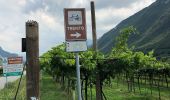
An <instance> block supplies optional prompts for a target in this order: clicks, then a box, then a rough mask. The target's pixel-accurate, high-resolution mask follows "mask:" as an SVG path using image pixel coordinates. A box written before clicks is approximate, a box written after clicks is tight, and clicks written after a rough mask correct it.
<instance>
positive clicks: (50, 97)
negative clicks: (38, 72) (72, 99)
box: [0, 74, 68, 100]
mask: <svg viewBox="0 0 170 100" xmlns="http://www.w3.org/2000/svg"><path fill="white" fill-rule="evenodd" d="M18 82H19V80H17V81H15V82H11V83H8V88H6V87H5V88H4V89H2V90H0V100H13V99H14V97H15V93H16V90H17V86H18ZM40 98H41V100H68V98H67V95H66V93H65V92H64V90H62V89H61V87H60V85H59V84H56V83H55V82H54V81H53V80H52V77H51V76H49V75H48V74H44V75H43V76H42V79H41V82H40ZM16 100H26V78H25V77H24V78H23V79H22V81H21V86H20V89H19V93H18V95H17V99H16Z"/></svg>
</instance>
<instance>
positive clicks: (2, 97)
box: [0, 73, 170, 100]
mask: <svg viewBox="0 0 170 100" xmlns="http://www.w3.org/2000/svg"><path fill="white" fill-rule="evenodd" d="M18 81H19V80H17V81H15V82H12V83H9V84H8V88H4V89H2V90H1V91H0V100H13V98H14V95H15V93H16V88H17V85H18ZM25 82H26V79H25V77H24V78H23V80H22V82H21V87H20V90H19V94H18V96H17V99H16V100H25V98H26V94H25V93H26V91H25V87H26V86H25V84H26V83H25ZM135 89H136V91H135V93H134V92H128V90H127V84H123V82H119V84H118V85H117V83H116V80H113V82H112V85H111V86H107V85H105V86H103V91H104V94H105V95H106V98H107V100H159V98H158V97H159V95H158V89H157V87H153V89H152V95H151V94H150V93H151V92H150V87H149V86H148V85H144V84H143V85H141V93H140V92H139V89H138V87H137V85H136V88H135ZM160 90H161V100H170V88H163V87H161V88H160ZM83 93H84V92H83ZM90 94H91V92H90V88H88V100H91V95H90ZM75 95H76V94H75ZM40 97H41V100H72V98H71V97H70V96H68V95H67V94H66V92H65V91H64V90H63V89H62V88H61V86H60V84H58V83H55V82H54V81H53V80H52V77H51V76H50V75H48V74H45V73H44V74H43V76H42V79H41V81H40ZM76 97H77V96H76ZM92 100H95V86H93V88H92Z"/></svg>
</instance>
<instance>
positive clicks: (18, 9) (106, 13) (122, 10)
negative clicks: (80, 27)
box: [0, 0, 155, 54]
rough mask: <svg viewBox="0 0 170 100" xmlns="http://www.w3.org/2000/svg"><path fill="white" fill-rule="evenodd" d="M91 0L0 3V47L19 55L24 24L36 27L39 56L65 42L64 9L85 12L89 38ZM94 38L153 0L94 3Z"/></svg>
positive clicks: (97, 0) (4, 0)
mask: <svg viewBox="0 0 170 100" xmlns="http://www.w3.org/2000/svg"><path fill="white" fill-rule="evenodd" d="M90 1H91V0H0V23H1V24H0V41H1V42H0V46H2V48H4V49H5V50H8V51H12V52H16V53H20V50H21V38H22V37H25V22H26V21H27V20H36V21H37V22H38V23H39V34H40V35H39V36H40V52H41V54H42V53H43V52H46V51H47V50H49V49H50V48H51V47H53V46H56V45H57V44H60V43H62V42H64V41H65V39H64V38H65V33H64V18H63V16H64V15H63V8H77V7H78V8H79V7H80V8H86V21H87V36H88V39H91V38H92V35H91V33H92V32H91V11H90ZM94 1H95V8H96V25H97V33H98V34H97V36H98V38H99V37H100V36H102V35H103V34H104V33H105V32H107V31H109V30H110V29H112V28H113V27H115V26H116V25H117V24H118V23H120V22H121V21H122V20H123V19H125V18H127V17H129V16H131V15H133V14H134V13H136V12H137V11H139V10H141V9H143V8H144V7H146V6H148V5H150V4H151V3H152V2H154V1H155V0H123V1H121V0H94Z"/></svg>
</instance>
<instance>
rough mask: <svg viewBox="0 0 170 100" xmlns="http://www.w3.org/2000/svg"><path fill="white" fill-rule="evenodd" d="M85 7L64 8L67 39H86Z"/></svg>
mask: <svg viewBox="0 0 170 100" xmlns="http://www.w3.org/2000/svg"><path fill="white" fill-rule="evenodd" d="M85 16H86V15H85V9H84V8H78V9H77V8H76V9H64V22H65V34H66V35H65V39H66V41H73V40H86V39H87V36H86V18H85Z"/></svg>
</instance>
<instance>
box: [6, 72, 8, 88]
mask: <svg viewBox="0 0 170 100" xmlns="http://www.w3.org/2000/svg"><path fill="white" fill-rule="evenodd" d="M6 88H8V76H7V73H6Z"/></svg>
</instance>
